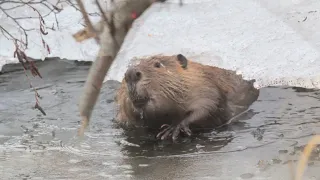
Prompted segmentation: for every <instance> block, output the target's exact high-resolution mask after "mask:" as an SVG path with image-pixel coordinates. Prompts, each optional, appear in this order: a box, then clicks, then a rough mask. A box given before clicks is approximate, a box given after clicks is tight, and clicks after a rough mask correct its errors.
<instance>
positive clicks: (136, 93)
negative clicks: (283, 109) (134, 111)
mask: <svg viewBox="0 0 320 180" xmlns="http://www.w3.org/2000/svg"><path fill="white" fill-rule="evenodd" d="M141 76H142V73H141V72H140V71H139V70H138V69H137V68H135V67H129V68H128V70H127V72H126V73H125V81H126V83H127V87H128V94H129V97H130V99H131V101H132V103H133V105H134V106H135V107H137V108H142V107H143V106H145V105H146V104H147V103H148V101H149V98H148V96H147V94H146V93H145V91H143V89H142V88H138V86H139V85H138V83H139V81H140V79H141Z"/></svg>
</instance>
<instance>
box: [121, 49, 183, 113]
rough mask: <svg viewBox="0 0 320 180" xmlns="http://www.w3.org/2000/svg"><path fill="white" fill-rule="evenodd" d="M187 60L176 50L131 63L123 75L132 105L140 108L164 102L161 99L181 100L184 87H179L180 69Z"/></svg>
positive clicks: (167, 100)
mask: <svg viewBox="0 0 320 180" xmlns="http://www.w3.org/2000/svg"><path fill="white" fill-rule="evenodd" d="M187 63H188V61H187V59H186V58H185V57H184V56H183V55H181V54H178V55H174V56H152V57H149V58H144V59H140V62H139V63H138V64H135V65H131V66H130V67H129V68H128V70H127V71H126V73H125V78H124V79H125V82H126V85H127V90H128V95H129V98H130V100H131V101H132V104H133V105H134V107H135V108H138V109H143V108H144V107H145V106H146V105H147V104H149V103H153V104H159V105H160V104H161V105H163V101H165V102H167V103H168V102H169V101H175V102H179V101H182V98H183V97H184V93H185V91H186V89H185V88H182V87H185V86H182V83H184V79H183V78H182V76H181V75H180V73H179V71H184V70H186V69H187ZM160 101H161V102H160Z"/></svg>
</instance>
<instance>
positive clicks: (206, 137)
mask: <svg viewBox="0 0 320 180" xmlns="http://www.w3.org/2000/svg"><path fill="white" fill-rule="evenodd" d="M88 65H89V63H77V62H71V61H69V62H65V61H53V60H52V61H45V62H42V63H39V64H38V66H39V70H40V73H41V74H42V76H43V77H44V79H43V80H38V79H35V80H34V82H33V84H35V86H37V87H40V88H39V93H40V95H41V96H42V97H43V99H41V101H40V103H41V105H42V107H43V108H44V110H45V111H46V113H47V116H43V115H41V113H40V112H38V111H36V110H33V109H31V107H32V106H33V105H34V99H33V98H34V96H33V92H32V91H30V90H29V89H28V83H27V82H26V77H25V75H24V74H23V71H22V70H21V69H19V66H6V67H4V70H5V71H7V72H8V73H4V74H1V75H0V115H1V118H0V174H1V178H3V179H34V180H35V179H46V180H48V179H52V180H53V179H55V180H56V179H77V180H79V179H137V180H138V179H139V180H140V179H219V180H220V179H276V180H278V179H289V178H290V169H289V166H288V164H289V163H288V162H290V161H289V160H297V158H298V157H299V155H300V154H301V151H302V148H303V146H304V145H305V144H306V142H307V140H308V139H309V138H310V137H311V136H312V135H313V134H315V133H319V132H320V105H319V97H320V94H319V92H320V91H319V90H309V89H303V88H296V87H294V88H292V87H268V88H264V89H261V93H260V96H259V99H258V101H257V102H255V103H254V104H253V105H252V106H251V107H250V109H249V110H248V111H247V112H245V113H244V114H242V115H241V116H240V117H238V118H237V120H236V121H234V123H232V124H229V125H228V126H224V127H221V128H219V129H216V130H214V131H212V132H209V133H203V134H199V135H197V136H194V137H192V138H181V139H180V140H179V142H178V143H175V144H173V143H171V142H170V141H158V140H156V139H155V138H154V135H151V134H148V133H147V132H145V130H144V129H133V130H127V131H124V130H123V129H122V128H119V127H118V126H117V124H116V123H114V122H113V117H114V115H115V110H114V108H113V97H114V92H115V89H117V87H118V86H119V83H117V82H112V81H110V82H107V84H106V85H105V86H104V87H103V89H102V93H101V96H100V99H99V103H98V104H97V105H96V108H95V110H94V114H93V118H92V121H91V123H90V129H88V131H87V132H86V133H85V136H84V137H83V138H82V139H79V138H78V137H76V136H75V135H76V131H77V128H78V126H79V117H78V107H77V104H78V101H79V95H80V93H81V91H82V87H83V82H84V80H85V78H86V75H87V71H88V68H89V66H88ZM9 71H11V72H9ZM319 152H320V151H319ZM319 152H318V151H315V152H314V154H313V156H312V159H311V160H312V161H311V162H310V163H309V167H308V169H307V171H306V178H305V179H319V178H320V176H319V175H318V173H317V169H318V167H319ZM1 178H0V179H1Z"/></svg>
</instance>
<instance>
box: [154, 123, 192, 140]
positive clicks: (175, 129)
mask: <svg viewBox="0 0 320 180" xmlns="http://www.w3.org/2000/svg"><path fill="white" fill-rule="evenodd" d="M163 127H166V128H165V129H164V130H162V131H161V132H159V133H158V135H157V138H160V137H161V140H164V139H167V138H168V137H169V136H172V140H173V141H175V140H176V139H177V138H178V136H179V134H180V132H183V133H184V134H186V135H187V136H191V130H190V128H189V126H188V125H186V124H185V123H180V124H178V125H170V126H169V125H163V126H161V129H162V128H163Z"/></svg>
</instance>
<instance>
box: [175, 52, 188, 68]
mask: <svg viewBox="0 0 320 180" xmlns="http://www.w3.org/2000/svg"><path fill="white" fill-rule="evenodd" d="M177 58H178V61H179V63H180V65H181V67H182V68H183V69H186V68H187V67H188V60H187V58H186V57H184V55H182V54H178V55H177Z"/></svg>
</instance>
